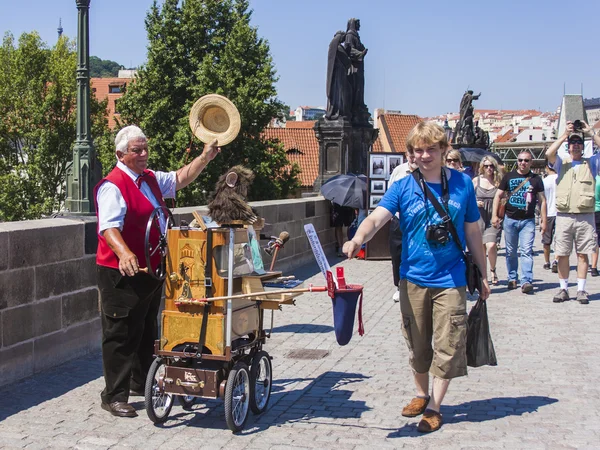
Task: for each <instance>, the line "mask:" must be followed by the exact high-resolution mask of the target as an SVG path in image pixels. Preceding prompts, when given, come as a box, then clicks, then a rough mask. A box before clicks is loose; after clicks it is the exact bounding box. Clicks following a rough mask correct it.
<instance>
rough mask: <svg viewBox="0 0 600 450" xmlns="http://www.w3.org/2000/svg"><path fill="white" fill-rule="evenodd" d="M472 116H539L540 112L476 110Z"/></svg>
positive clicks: (529, 110) (526, 110)
mask: <svg viewBox="0 0 600 450" xmlns="http://www.w3.org/2000/svg"><path fill="white" fill-rule="evenodd" d="M474 114H475V115H477V114H482V115H483V114H501V115H513V116H527V115H528V116H541V115H542V112H541V111H537V110H535V109H476V110H475V111H474Z"/></svg>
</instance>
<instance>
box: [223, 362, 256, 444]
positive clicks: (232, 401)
mask: <svg viewBox="0 0 600 450" xmlns="http://www.w3.org/2000/svg"><path fill="white" fill-rule="evenodd" d="M249 402H250V374H249V373H248V366H247V365H246V364H245V363H243V362H241V361H239V362H237V363H235V365H234V366H233V369H231V371H230V372H229V376H228V377H227V385H226V386H225V421H226V422H227V426H228V427H229V429H230V430H231V431H233V432H234V433H237V432H238V431H241V430H242V428H244V424H245V423H246V419H247V418H248V406H249Z"/></svg>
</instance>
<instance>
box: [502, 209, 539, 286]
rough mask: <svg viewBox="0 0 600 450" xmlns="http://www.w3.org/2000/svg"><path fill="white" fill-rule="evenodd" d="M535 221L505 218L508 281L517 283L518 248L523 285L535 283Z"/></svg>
mask: <svg viewBox="0 0 600 450" xmlns="http://www.w3.org/2000/svg"><path fill="white" fill-rule="evenodd" d="M534 237H535V219H525V220H513V219H511V218H510V217H508V216H506V217H505V218H504V240H505V241H506V270H507V271H508V281H517V269H518V268H519V260H518V259H517V246H518V250H519V252H520V253H521V258H520V262H521V285H523V284H524V283H531V282H532V281H533V239H534Z"/></svg>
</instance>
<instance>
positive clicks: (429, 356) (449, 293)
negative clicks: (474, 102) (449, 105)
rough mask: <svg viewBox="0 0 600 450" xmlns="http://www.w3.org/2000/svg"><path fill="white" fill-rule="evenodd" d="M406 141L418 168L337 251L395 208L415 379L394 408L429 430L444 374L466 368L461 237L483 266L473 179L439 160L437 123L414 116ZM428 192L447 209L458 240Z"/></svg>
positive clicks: (351, 249) (348, 249)
mask: <svg viewBox="0 0 600 450" xmlns="http://www.w3.org/2000/svg"><path fill="white" fill-rule="evenodd" d="M406 147H407V151H408V153H409V155H414V158H415V163H416V165H417V167H418V170H416V171H415V172H413V174H411V175H410V176H407V177H404V178H402V179H401V180H399V181H397V182H395V183H394V184H392V185H391V187H390V188H389V189H388V190H387V192H386V193H385V195H384V196H383V199H382V200H381V201H380V202H379V204H378V206H377V208H376V209H375V210H374V211H373V212H372V213H371V214H370V215H369V216H367V218H366V219H365V220H364V221H363V222H362V224H361V225H360V227H359V228H358V230H357V231H356V234H355V235H354V237H353V238H352V240H351V241H348V242H346V243H345V244H344V247H343V251H344V254H346V255H347V256H348V258H353V257H354V256H355V255H356V253H358V251H359V249H360V247H361V245H362V244H363V243H365V242H367V241H369V240H370V239H371V238H372V237H373V236H374V235H375V233H376V232H377V231H378V230H379V229H380V228H381V227H382V226H383V225H384V224H385V223H386V222H387V221H388V220H390V219H391V218H392V216H393V215H394V214H395V213H397V212H399V213H400V214H399V216H400V217H399V223H400V229H401V230H402V262H401V265H400V286H399V290H400V310H401V312H402V323H403V327H402V328H403V334H404V338H405V340H406V343H407V345H408V349H409V354H410V358H409V362H410V365H411V367H412V369H413V374H414V381H415V386H416V397H415V398H413V399H412V401H411V402H410V403H409V404H408V405H407V406H406V407H405V408H404V409H403V410H402V415H403V416H405V417H416V416H419V415H421V414H423V418H422V420H421V421H420V423H419V425H418V430H419V431H421V432H431V431H436V430H438V429H439V428H440V426H441V425H442V416H441V414H440V413H439V411H440V405H441V403H442V400H443V399H444V395H445V394H446V390H447V389H448V385H449V383H450V380H451V379H452V378H456V377H460V376H464V375H466V374H467V355H466V336H467V314H466V284H467V280H466V276H465V270H466V265H465V262H464V259H463V250H464V246H465V242H466V244H467V247H468V248H469V250H470V251H471V253H472V257H473V260H474V261H475V263H476V264H477V266H478V267H479V270H480V271H481V273H487V272H486V267H485V255H484V253H483V246H482V245H481V241H482V238H481V230H480V227H479V224H478V222H477V221H478V220H479V210H478V208H477V200H476V198H475V191H474V188H473V183H472V182H471V179H470V178H469V177H468V176H467V175H464V174H462V173H460V172H458V171H456V170H453V169H448V168H445V167H443V161H444V156H445V153H446V150H447V148H448V139H447V137H446V134H445V133H444V129H443V128H442V127H440V126H439V125H436V124H434V123H432V122H421V123H419V124H417V125H416V126H415V127H414V128H413V129H412V130H411V131H410V133H409V134H408V138H407V140H406ZM427 191H429V192H430V195H431V197H429V196H428V195H427ZM431 193H432V194H431ZM430 198H434V200H435V201H436V203H438V205H437V206H438V207H440V210H441V209H443V210H444V215H445V216H446V213H447V214H448V215H449V219H450V220H451V221H452V224H453V227H454V228H455V230H456V231H457V234H458V236H457V238H458V240H459V241H460V243H461V246H462V248H459V247H458V245H457V243H456V242H455V236H453V232H452V226H450V224H449V223H447V222H443V221H442V217H441V216H440V214H439V213H438V212H437V209H436V207H435V206H434V204H433V203H432V201H431V200H430ZM482 284H483V286H482V289H481V292H480V297H481V298H482V299H483V300H485V299H487V298H488V296H489V294H490V288H489V286H488V283H487V280H486V279H485V278H484V279H483V280H482ZM432 339H433V346H432ZM429 373H431V374H432V375H433V387H432V390H431V395H430V394H429Z"/></svg>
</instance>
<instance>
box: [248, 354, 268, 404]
mask: <svg viewBox="0 0 600 450" xmlns="http://www.w3.org/2000/svg"><path fill="white" fill-rule="evenodd" d="M272 382H273V371H272V366H271V358H270V357H269V354H268V353H267V352H264V351H260V352H258V353H257V354H256V355H254V358H253V359H252V367H251V368H250V409H251V410H252V412H253V413H254V414H260V413H262V412H264V410H265V409H267V404H268V403H269V399H270V398H271V384H272Z"/></svg>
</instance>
